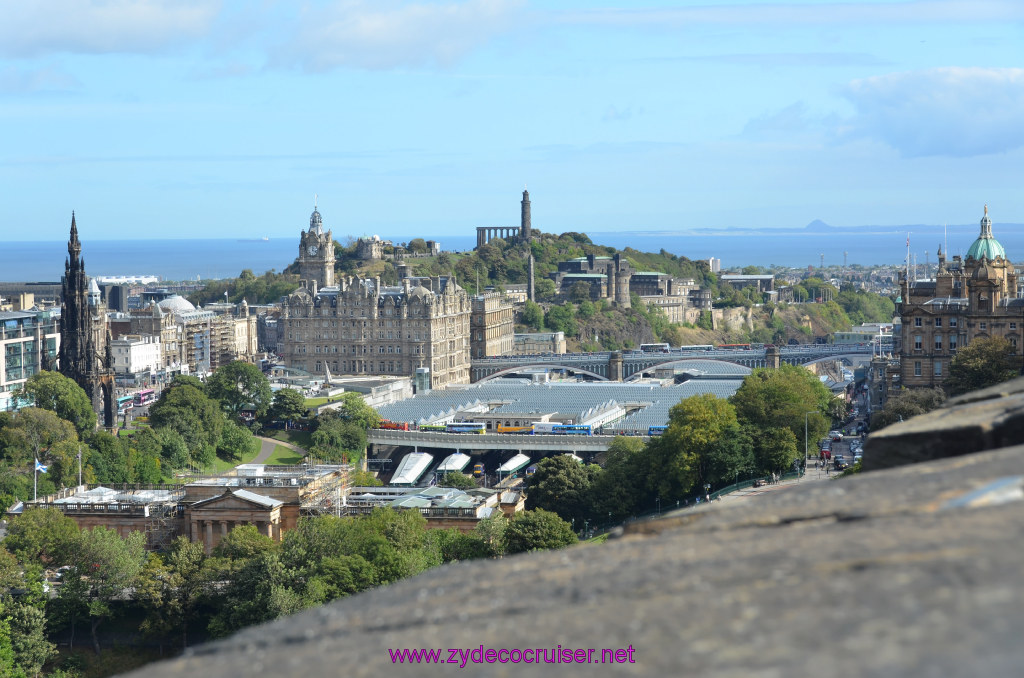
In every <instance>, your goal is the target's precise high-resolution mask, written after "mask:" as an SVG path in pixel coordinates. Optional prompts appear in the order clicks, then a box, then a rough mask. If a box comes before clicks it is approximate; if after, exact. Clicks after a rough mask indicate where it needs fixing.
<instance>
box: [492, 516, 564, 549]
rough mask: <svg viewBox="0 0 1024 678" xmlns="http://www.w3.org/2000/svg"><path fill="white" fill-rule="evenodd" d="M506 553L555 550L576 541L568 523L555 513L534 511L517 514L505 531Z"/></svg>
mask: <svg viewBox="0 0 1024 678" xmlns="http://www.w3.org/2000/svg"><path fill="white" fill-rule="evenodd" d="M505 534H506V537H507V539H508V546H507V552H508V553H522V552H525V551H538V550H542V549H557V548H562V547H563V546H569V545H571V544H575V543H576V542H577V541H578V540H577V538H576V534H575V533H574V532H573V531H572V527H571V526H570V525H569V523H567V522H565V521H564V520H562V519H561V518H559V517H558V514H557V513H552V512H551V511H545V510H544V509H534V510H532V511H523V512H521V513H517V514H516V515H515V517H514V518H512V520H511V521H509V524H508V528H507V529H506V530H505Z"/></svg>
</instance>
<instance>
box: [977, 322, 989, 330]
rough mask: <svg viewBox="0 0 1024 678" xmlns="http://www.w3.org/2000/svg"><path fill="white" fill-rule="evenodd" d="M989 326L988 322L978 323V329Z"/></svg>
mask: <svg viewBox="0 0 1024 678" xmlns="http://www.w3.org/2000/svg"><path fill="white" fill-rule="evenodd" d="M987 328H988V323H986V322H980V323H978V329H979V330H984V329H987Z"/></svg>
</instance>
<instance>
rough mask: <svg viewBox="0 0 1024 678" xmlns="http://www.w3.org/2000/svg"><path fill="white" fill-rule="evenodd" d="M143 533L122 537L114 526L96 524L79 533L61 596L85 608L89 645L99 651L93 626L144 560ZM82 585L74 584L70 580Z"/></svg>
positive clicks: (112, 611)
mask: <svg viewBox="0 0 1024 678" xmlns="http://www.w3.org/2000/svg"><path fill="white" fill-rule="evenodd" d="M145 542H146V537H145V535H144V534H143V533H142V532H132V533H130V534H129V535H128V537H126V538H124V539H122V538H121V537H120V536H119V535H118V534H117V532H115V531H114V530H110V529H107V528H106V527H103V526H102V525H101V526H98V527H94V528H93V529H91V530H84V531H82V532H81V533H80V535H79V540H78V545H77V547H76V549H75V554H74V560H73V561H72V562H73V565H72V569H71V570H69V571H68V573H67V574H65V575H64V579H63V582H64V583H63V584H62V586H61V592H60V595H61V597H65V596H69V597H71V598H72V601H71V602H73V603H75V604H77V605H78V606H80V607H81V608H84V609H85V610H86V613H87V614H88V617H89V620H90V632H91V635H92V644H93V649H94V650H95V651H96V654H97V655H99V654H100V641H99V635H98V633H97V630H98V629H99V626H100V624H101V623H103V622H104V621H106V620H108V619H110V618H111V617H113V616H114V615H115V614H116V612H117V610H118V608H117V607H115V606H114V605H112V603H113V601H114V600H115V599H116V598H118V597H121V596H123V595H125V592H126V591H127V590H128V589H130V588H131V587H132V586H134V584H135V582H136V579H137V578H138V576H139V574H140V573H141V572H142V568H143V564H144V563H145V560H146V552H145V548H144V547H145ZM75 581H77V582H79V583H80V584H81V583H85V584H86V585H85V586H81V585H79V586H75V585H73V584H74V582H75Z"/></svg>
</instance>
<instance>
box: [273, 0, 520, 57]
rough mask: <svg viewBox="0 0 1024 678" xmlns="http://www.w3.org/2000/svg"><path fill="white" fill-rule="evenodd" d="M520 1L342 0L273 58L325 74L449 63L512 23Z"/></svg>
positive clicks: (302, 24)
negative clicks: (336, 70) (348, 68)
mask: <svg viewBox="0 0 1024 678" xmlns="http://www.w3.org/2000/svg"><path fill="white" fill-rule="evenodd" d="M522 4H523V2H522V0H465V1H464V2H456V1H449V2H442V3H427V2H414V3H408V2H400V1H396V0H375V1H373V2H370V1H367V0H338V1H336V2H334V3H333V4H332V5H331V6H330V7H328V8H325V9H323V10H320V9H317V10H307V11H305V12H304V13H303V14H302V16H301V17H300V20H299V27H298V30H297V31H296V32H295V34H294V36H293V37H292V38H291V39H290V40H289V41H288V43H287V44H286V45H285V46H284V47H283V48H281V49H280V50H279V51H278V52H277V54H276V55H275V58H274V62H275V63H277V64H279V65H287V66H296V65H297V66H301V67H302V68H304V69H305V70H308V71H326V70H330V69H332V68H337V67H341V66H353V67H359V68H370V69H385V68H395V67H399V66H428V65H441V66H446V65H449V64H451V63H453V62H455V61H456V60H458V59H459V58H461V57H462V56H463V55H465V54H466V53H468V52H469V51H470V50H472V49H474V48H475V47H478V46H479V45H481V44H483V43H484V42H486V41H487V40H488V39H490V38H491V37H493V36H494V35H496V34H499V33H502V32H504V31H507V30H509V29H510V28H511V27H512V25H513V24H514V22H515V20H516V16H517V10H518V9H519V8H520V7H521V6H522Z"/></svg>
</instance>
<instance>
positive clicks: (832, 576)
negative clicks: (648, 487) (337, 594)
mask: <svg viewBox="0 0 1024 678" xmlns="http://www.w3.org/2000/svg"><path fill="white" fill-rule="evenodd" d="M1022 454H1024V447H1016V448H1012V449H1005V450H998V451H995V452H985V453H980V454H976V455H970V456H963V457H957V458H955V459H947V460H942V461H937V462H931V463H926V464H918V465H914V466H905V467H903V468H899V469H893V470H888V471H883V472H878V473H869V474H861V475H859V476H856V477H851V478H843V479H839V480H834V481H822V482H817V483H808V484H805V485H803V486H794V487H791V488H786V489H782V490H780V491H777V492H772V493H770V494H766V495H765V496H763V497H758V498H756V499H751V500H748V501H738V502H734V503H730V502H722V503H721V504H715V505H712V506H707V507H701V508H700V509H691V510H689V511H684V512H677V513H674V514H669V515H667V516H666V517H664V518H662V519H660V520H657V521H652V522H647V523H639V524H634V525H632V526H630V527H629V528H628V529H627V530H625V531H624V533H623V534H622V536H621V537H620V538H618V539H614V540H610V541H609V542H607V543H605V544H601V545H581V546H578V547H573V548H570V549H565V550H562V551H555V552H544V553H536V554H528V555H524V556H517V557H510V558H505V559H502V560H499V561H478V562H472V563H465V564H456V565H453V566H448V567H443V568H439V569H437V570H433V571H431V572H428V573H425V574H423V575H421V576H419V577H416V578H413V579H409V580H406V581H402V582H399V583H397V584H395V585H393V586H390V587H387V588H383V589H378V590H374V591H370V592H367V593H365V594H362V595H359V596H355V597H353V598H350V599H347V600H343V601H338V602H336V603H334V604H331V605H328V606H325V607H323V608H320V609H317V610H311V611H308V612H305V613H302V614H299V615H296V616H294V617H291V618H289V619H284V620H279V621H277V622H274V623H272V624H268V625H264V626H260V627H254V628H251V629H247V630H245V631H243V632H241V633H239V634H237V635H236V636H234V637H232V638H230V639H227V640H225V641H221V642H219V643H213V644H210V645H206V646H202V647H198V648H195V649H193V650H192V651H191V652H190V653H189V654H187V655H186V656H183V657H181V658H178V659H174V660H171V661H167V662H163V663H160V664H155V665H151V666H148V667H146V668H144V669H142V670H139V671H137V672H135V673H133V674H130V675H132V676H139V677H141V676H145V677H146V678H170V677H185V676H188V677H189V678H194V677H195V676H204V677H210V676H212V677H215V678H216V677H220V676H238V675H245V676H254V677H255V676H274V677H275V678H288V677H291V676H295V677H298V676H382V675H388V676H390V675H410V676H413V675H414V676H433V675H436V676H452V675H458V674H459V672H460V669H459V668H458V666H457V665H445V666H427V665H422V664H421V665H418V666H394V665H393V664H392V661H391V659H390V658H389V654H388V649H389V648H421V647H422V648H431V647H433V648H445V649H446V650H445V652H443V655H442V656H443V658H444V659H447V658H448V656H449V654H448V652H447V648H478V647H480V646H481V645H483V646H484V648H485V649H487V648H494V649H498V648H537V647H546V648H553V647H555V646H557V645H559V644H560V645H562V646H563V647H569V648H626V647H628V646H630V645H632V646H633V647H634V648H635V654H634V657H635V660H636V663H633V664H628V663H626V664H615V665H598V666H594V665H578V664H571V665H566V664H563V665H560V666H558V667H553V666H550V665H544V664H541V665H536V664H524V663H520V664H516V665H513V664H497V663H495V664H472V663H471V664H469V665H468V666H467V668H468V669H469V670H470V672H471V673H470V674H469V675H485V676H540V675H543V676H548V675H569V676H572V675H588V676H593V675H634V676H636V675H642V676H744V677H750V676H755V677H762V676H763V677H776V676H777V677H780V678H781V677H788V676H885V677H887V678H888V677H892V676H978V675H987V676H1011V675H1014V676H1015V675H1020V672H1021V666H1022V665H1024V644H1022V643H1021V642H1020V629H1021V628H1022V627H1024V605H1022V603H1024V561H1022V559H1021V558H1020V553H1021V551H1020V540H1021V537H1022V536H1024V502H1022V501H1020V499H1021V498H1022V497H1024V490H1022V489H1021V477H1020V475H1019V474H1020V473H1021V468H1022ZM994 484H995V485H994ZM986 488H993V489H991V491H989V490H987V489H986Z"/></svg>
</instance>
